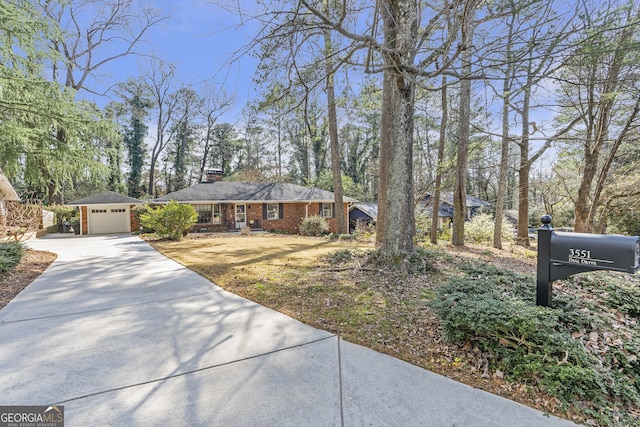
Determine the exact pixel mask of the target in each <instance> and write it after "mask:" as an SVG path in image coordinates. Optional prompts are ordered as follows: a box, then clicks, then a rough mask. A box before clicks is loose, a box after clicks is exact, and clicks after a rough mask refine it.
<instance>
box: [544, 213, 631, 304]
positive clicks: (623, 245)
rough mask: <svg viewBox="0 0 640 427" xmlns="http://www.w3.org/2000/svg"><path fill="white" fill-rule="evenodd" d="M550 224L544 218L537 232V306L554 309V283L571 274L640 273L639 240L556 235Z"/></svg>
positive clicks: (574, 234)
mask: <svg viewBox="0 0 640 427" xmlns="http://www.w3.org/2000/svg"><path fill="white" fill-rule="evenodd" d="M550 223H551V217H550V216H549V215H545V216H543V217H542V227H540V228H539V229H538V277H537V295H536V303H537V304H538V305H543V306H549V305H551V283H552V282H553V281H555V280H559V279H564V278H566V277H569V276H571V275H572V274H577V273H584V272H587V271H596V270H612V271H621V272H625V273H636V272H637V271H638V270H640V237H637V236H636V237H629V236H617V235H606V234H586V233H563V232H556V231H553V228H551V225H550Z"/></svg>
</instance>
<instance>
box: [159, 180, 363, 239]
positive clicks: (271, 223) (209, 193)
mask: <svg viewBox="0 0 640 427" xmlns="http://www.w3.org/2000/svg"><path fill="white" fill-rule="evenodd" d="M207 176H208V178H207V181H206V182H202V183H199V184H195V185H192V186H191V187H188V188H183V189H182V190H178V191H175V192H173V193H169V194H167V195H166V196H163V197H160V198H158V199H155V200H154V203H158V204H160V203H167V202H169V201H171V200H175V201H176V202H178V203H189V204H191V205H192V206H193V207H194V209H195V210H196V212H197V213H198V221H197V223H196V224H195V225H194V226H193V227H192V228H191V230H190V231H191V232H222V231H232V230H240V229H243V228H247V227H248V228H250V229H253V230H267V231H284V232H287V233H291V234H297V233H298V232H299V229H298V227H299V225H300V223H301V222H302V220H303V219H305V218H308V217H311V216H315V215H319V216H321V217H323V218H325V219H326V220H327V223H328V225H329V230H330V231H331V232H336V230H337V227H336V220H335V209H336V208H335V206H334V195H333V193H332V192H330V191H325V190H320V189H318V188H306V187H302V186H300V185H296V184H282V183H244V182H228V181H221V180H220V178H221V174H216V173H209V174H208V175H207ZM351 202H355V200H354V199H351V198H349V197H345V198H344V205H343V206H342V207H341V208H342V209H344V212H345V217H347V215H348V210H349V203H351Z"/></svg>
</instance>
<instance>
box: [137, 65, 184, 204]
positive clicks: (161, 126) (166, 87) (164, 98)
mask: <svg viewBox="0 0 640 427" xmlns="http://www.w3.org/2000/svg"><path fill="white" fill-rule="evenodd" d="M142 75H143V78H144V82H145V85H146V86H147V88H148V92H149V94H150V96H151V98H152V99H153V102H154V107H155V108H154V113H155V119H154V121H155V132H154V133H155V135H154V139H153V142H152V143H151V144H150V145H151V155H150V156H149V181H148V186H147V190H148V191H149V194H151V195H157V189H156V167H157V164H158V160H159V159H160V155H161V154H162V153H163V152H164V150H165V148H167V145H168V144H169V142H170V141H171V140H172V138H173V133H174V132H175V130H176V128H175V127H170V126H169V125H170V123H171V122H172V119H173V115H174V109H175V107H176V103H177V102H178V97H177V96H175V92H174V91H175V87H174V86H173V85H174V77H175V67H174V66H173V65H171V64H168V63H166V62H164V61H161V60H155V59H154V60H152V61H151V62H150V64H149V66H148V68H147V69H146V70H144V71H143V73H142Z"/></svg>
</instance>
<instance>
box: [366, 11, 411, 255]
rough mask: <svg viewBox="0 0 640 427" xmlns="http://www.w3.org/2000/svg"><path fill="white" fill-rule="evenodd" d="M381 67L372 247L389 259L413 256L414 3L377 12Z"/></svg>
mask: <svg viewBox="0 0 640 427" xmlns="http://www.w3.org/2000/svg"><path fill="white" fill-rule="evenodd" d="M381 16H382V19H383V22H384V34H385V46H386V48H387V49H388V50H387V52H395V53H394V54H390V53H387V54H385V63H386V64H387V67H386V69H385V71H384V84H383V99H382V120H381V129H380V183H379V195H378V197H379V199H378V202H379V203H378V204H379V206H378V225H379V226H378V233H377V234H376V244H377V246H378V248H379V250H380V251H381V252H382V253H383V254H385V255H389V256H406V255H411V254H413V253H414V252H415V248H414V245H413V236H414V234H415V215H414V211H413V209H414V203H413V113H414V96H415V81H414V76H412V75H410V74H409V73H407V72H406V71H403V65H404V64H412V63H413V60H414V55H415V53H414V50H415V49H414V48H415V43H416V37H417V5H416V2H415V1H406V0H387V1H385V2H384V4H383V6H382V7H381Z"/></svg>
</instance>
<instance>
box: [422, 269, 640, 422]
mask: <svg viewBox="0 0 640 427" xmlns="http://www.w3.org/2000/svg"><path fill="white" fill-rule="evenodd" d="M461 268H462V270H463V272H464V274H463V275H462V276H461V277H455V278H451V279H449V280H448V281H447V282H446V283H444V284H443V285H442V286H440V287H438V288H437V290H436V292H435V298H434V299H433V301H432V303H431V304H432V307H433V309H434V311H435V312H436V313H437V314H438V316H439V317H440V318H441V319H442V324H443V327H444V330H445V334H446V337H447V339H448V340H450V341H452V342H454V343H457V344H459V345H465V344H467V345H469V344H471V345H473V346H475V347H478V348H479V349H480V350H482V351H484V352H488V353H490V354H491V355H492V357H491V364H492V369H496V370H497V369H499V370H500V371H502V372H504V373H505V374H506V375H507V377H508V378H511V379H514V380H518V381H521V382H526V383H529V384H532V385H536V386H538V387H540V388H541V389H542V390H544V391H546V392H547V393H550V394H552V395H554V396H556V397H558V398H559V399H560V400H561V401H562V402H564V403H565V404H566V405H573V406H575V407H576V408H577V409H578V410H580V411H582V412H583V413H586V414H588V415H589V416H590V417H591V418H592V419H593V420H594V421H595V422H596V423H598V424H601V425H625V424H627V423H634V422H638V421H639V418H638V417H639V416H640V415H639V414H638V413H637V412H636V410H635V409H634V408H637V407H638V406H639V405H640V364H639V362H638V358H637V355H638V353H639V352H640V332H639V331H638V313H639V311H640V310H639V307H640V278H638V277H635V276H630V275H618V274H611V273H598V274H594V273H590V274H585V275H579V276H573V277H572V278H570V279H568V280H565V281H562V282H558V283H556V285H554V304H553V307H552V308H547V307H538V306H536V305H535V288H536V287H535V280H534V278H532V277H527V276H523V275H520V274H517V273H513V272H511V271H508V270H502V269H499V268H496V267H493V266H487V265H483V264H480V263H470V264H468V265H466V266H461ZM618 423H621V424H618Z"/></svg>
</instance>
